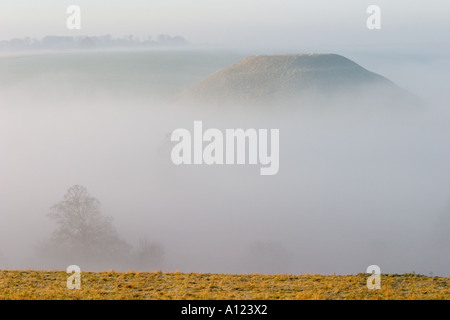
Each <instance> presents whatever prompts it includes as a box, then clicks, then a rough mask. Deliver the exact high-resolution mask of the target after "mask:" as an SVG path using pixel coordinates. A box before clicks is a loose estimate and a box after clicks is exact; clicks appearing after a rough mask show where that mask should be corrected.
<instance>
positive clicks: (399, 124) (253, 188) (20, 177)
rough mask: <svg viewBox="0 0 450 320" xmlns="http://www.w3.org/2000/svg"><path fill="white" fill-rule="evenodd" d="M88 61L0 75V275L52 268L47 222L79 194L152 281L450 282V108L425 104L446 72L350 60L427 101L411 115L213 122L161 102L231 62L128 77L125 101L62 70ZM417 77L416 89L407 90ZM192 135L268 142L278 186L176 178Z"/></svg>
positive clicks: (250, 116)
mask: <svg viewBox="0 0 450 320" xmlns="http://www.w3.org/2000/svg"><path fill="white" fill-rule="evenodd" d="M86 54H87V53H78V54H73V55H72V56H70V55H69V56H66V58H65V59H67V60H65V61H66V62H63V63H62V65H64V63H66V64H67V65H65V67H61V66H59V67H54V68H50V67H48V68H46V67H45V66H44V67H42V65H41V66H38V64H41V63H43V62H42V61H38V60H28V62H27V61H25V60H24V61H23V62H21V65H23V64H24V63H25V64H27V63H28V65H33V64H36V65H35V67H36V68H37V69H39V70H41V69H42V70H44V71H42V70H41V71H38V72H30V73H29V74H27V75H23V76H21V77H18V78H17V79H16V78H14V77H17V74H14V73H13V71H14V70H13V71H11V70H12V69H8V68H9V67H10V66H12V65H13V63H11V60H9V62H8V61H7V62H6V63H4V64H3V65H2V66H3V67H2V78H1V79H2V85H1V86H0V96H1V102H0V146H1V148H2V152H1V154H2V157H0V168H1V182H0V198H1V201H0V221H1V223H0V252H1V253H2V255H1V257H0V267H3V268H11V269H13V268H22V269H23V268H48V269H55V268H60V265H54V264H51V263H46V261H45V259H42V258H40V257H39V256H38V255H37V250H36V246H37V244H39V243H40V242H42V241H45V240H46V239H48V238H49V237H50V236H51V233H52V231H53V230H54V228H55V225H54V223H53V222H52V221H51V220H50V219H49V218H48V217H47V216H46V215H47V213H48V212H49V208H50V207H51V206H52V205H54V204H55V203H57V202H58V201H60V200H61V199H62V198H63V196H64V194H65V192H66V191H67V189H68V188H69V187H71V186H72V185H75V184H79V185H83V186H85V187H86V188H87V189H88V191H89V193H90V194H91V195H92V196H93V197H95V198H97V199H98V200H100V202H101V204H102V207H101V208H102V213H103V214H104V215H107V216H111V217H113V224H114V226H115V227H116V229H117V231H118V233H119V234H120V236H121V237H122V238H123V239H124V240H126V241H127V242H128V243H129V244H130V245H132V246H135V245H137V243H138V241H139V238H142V237H147V238H148V239H149V240H153V241H156V242H158V243H161V244H162V245H163V246H164V252H165V254H164V262H163V263H161V264H160V265H159V266H158V269H161V270H163V271H175V270H179V271H183V272H214V273H215V272H224V273H252V272H264V273H306V272H309V273H325V274H333V273H336V274H350V273H359V272H365V270H366V268H367V266H369V265H372V264H376V265H378V266H380V268H381V271H382V272H383V273H403V272H412V271H414V272H416V273H422V274H427V275H428V274H430V272H432V273H433V274H434V275H441V276H449V275H450V273H449V270H450V268H449V267H450V259H449V253H450V252H449V245H450V238H449V236H448V234H449V232H448V231H449V229H450V179H449V178H450V167H449V165H448V164H449V163H450V150H449V149H448V137H449V135H450V126H449V124H450V117H449V112H448V109H447V101H448V96H447V95H446V94H441V95H436V94H435V93H436V91H437V89H436V88H442V83H440V82H439V81H438V80H442V79H448V75H447V74H446V73H445V71H443V70H445V68H442V67H441V64H439V63H438V62H439V61H444V62H445V61H446V63H448V60H445V59H437V58H434V59H430V60H425V61H423V60H420V59H418V60H414V59H412V60H411V61H408V68H405V64H402V65H400V66H398V64H397V61H395V59H394V58H392V59H391V60H390V59H388V58H384V59H378V60H377V59H370V55H367V54H366V55H364V54H359V55H358V54H357V53H353V55H354V56H352V57H351V58H352V59H354V60H355V61H357V62H360V61H366V62H367V64H369V65H370V63H372V65H374V66H379V70H377V69H375V68H369V67H368V69H369V70H371V71H374V72H379V73H381V74H383V73H382V72H380V70H382V71H383V70H390V72H391V74H392V75H393V78H395V77H396V76H397V77H398V80H399V81H396V80H397V79H392V78H391V80H394V81H396V82H397V84H399V85H400V86H404V87H406V88H407V89H412V88H416V87H420V93H416V92H414V91H413V93H416V94H420V97H425V98H429V97H433V99H430V100H432V103H427V104H426V105H421V106H420V107H417V106H411V105H401V104H399V103H398V102H395V103H394V102H393V103H392V105H370V104H366V103H364V105H362V104H361V101H365V97H361V99H354V100H353V102H352V103H350V102H349V101H348V100H345V99H343V100H342V101H345V103H340V102H339V101H340V100H339V99H336V100H334V101H333V102H332V103H328V104H326V105H315V104H314V103H308V104H307V105H295V106H292V105H287V103H280V104H278V105H274V106H273V108H269V109H267V108H261V109H258V108H257V107H255V106H252V107H247V106H245V105H240V106H234V107H236V108H234V109H233V108H230V109H224V108H222V109H219V108H217V107H214V106H199V105H180V104H177V105H173V104H170V103H167V101H169V100H170V97H171V96H172V95H174V94H175V93H176V92H178V91H181V90H182V89H185V88H187V87H189V85H192V84H193V83H195V82H196V81H197V80H199V79H201V78H202V77H204V76H206V75H208V74H209V73H212V70H213V69H215V68H216V69H219V68H222V67H225V66H226V65H229V64H231V61H238V60H239V59H240V57H239V55H234V56H232V57H229V58H227V59H217V61H216V62H214V63H215V64H214V63H211V65H210V66H209V67H208V68H205V69H204V70H202V71H199V72H198V74H196V75H192V73H191V70H189V69H185V70H184V71H180V72H175V73H171V75H170V76H167V77H166V78H163V79H164V81H160V82H159V83H158V87H157V88H158V89H154V87H153V89H152V86H154V85H155V83H157V82H158V80H156V81H154V82H149V83H147V82H142V81H143V80H142V79H140V78H139V77H138V76H137V75H136V74H134V75H133V77H134V76H136V79H137V80H135V82H133V80H132V76H129V75H128V76H127V75H126V74H125V73H126V72H124V73H123V76H124V77H128V78H127V79H129V80H130V81H131V82H130V83H129V86H127V87H125V89H124V87H123V84H121V83H115V82H110V79H109V78H107V76H104V77H105V78H104V79H103V78H102V76H103V75H102V73H98V74H96V77H99V78H95V79H96V80H95V81H97V82H89V81H84V80H86V78H83V75H80V69H79V67H77V66H76V65H71V64H70V61H72V60H71V59H79V60H77V61H82V59H83V55H86ZM97 54H98V55H102V54H103V53H101V52H99V53H97ZM80 56H81V58H80ZM4 59H6V58H4ZM10 59H32V58H30V57H22V58H10ZM80 59H81V60H80ZM171 59H176V58H175V57H172V58H171ZM358 59H359V60H360V61H358ZM51 61H56V60H55V59H53V60H51ZM130 61H132V55H131V53H130ZM3 62H5V60H3ZM123 63H126V62H123ZM197 63H201V62H198V61H197ZM360 63H361V64H362V66H363V67H367V65H365V64H364V63H362V62H360ZM81 64H82V62H81ZM11 68H12V67H11ZM123 68H124V70H126V67H125V66H124V67H123ZM55 70H56V71H55ZM58 70H59V71H58ZM61 70H62V71H61ZM417 70H420V71H424V72H423V73H421V74H422V75H423V78H417V77H415V78H413V77H412V74H413V73H414V72H415V71H417ZM7 72H10V73H7ZM16 72H17V71H16ZM85 72H87V73H86V74H88V75H89V74H90V73H89V71H85ZM120 72H122V71H120ZM94 73H95V71H92V74H94ZM119 75H120V74H119ZM383 75H386V74H383ZM84 76H85V75H84ZM188 76H189V77H190V78H189V80H186V79H187V77H188ZM155 78H156V79H159V78H158V77H155ZM180 79H181V80H180ZM183 79H184V80H183ZM405 79H406V80H407V81H406V80H405ZM415 79H417V82H420V85H419V84H417V83H415V81H413V80H415ZM88 80H89V79H88ZM91 80H92V79H91ZM402 80H404V81H403V82H402ZM447 83H448V82H447ZM147 85H148V87H149V89H148V90H147V91H146V90H141V88H144V87H146V86H147ZM165 86H166V87H167V88H166V90H161V88H163V87H165ZM136 88H139V89H136ZM410 91H412V90H410ZM342 98H345V97H342ZM194 120H202V121H203V126H204V130H206V129H207V128H218V129H220V130H223V131H224V130H225V129H228V128H231V129H233V128H243V129H247V128H257V129H258V128H265V129H271V128H277V129H280V170H279V172H278V174H277V175H273V176H261V175H260V174H259V168H260V166H259V165H211V166H208V165H179V166H176V165H174V164H173V163H172V161H171V158H170V152H171V149H172V147H173V145H174V144H175V143H173V142H171V141H170V139H169V136H170V133H171V132H172V131H173V130H175V129H177V128H186V129H188V130H190V131H191V132H192V130H193V121H194ZM61 263H62V265H65V264H67V265H70V264H77V261H66V260H64V261H62V262H61ZM80 267H81V268H82V270H83V268H84V266H82V265H81V266H80ZM86 268H87V269H96V268H95V266H87V267H86ZM108 269H121V267H120V265H119V264H117V265H116V264H111V265H110V266H108Z"/></svg>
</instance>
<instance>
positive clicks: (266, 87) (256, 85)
mask: <svg viewBox="0 0 450 320" xmlns="http://www.w3.org/2000/svg"><path fill="white" fill-rule="evenodd" d="M404 93H405V92H403V90H402V89H400V88H399V87H398V86H397V85H395V84H394V83H393V82H391V81H390V80H388V79H386V78H384V77H382V76H380V75H378V74H375V73H373V72H370V71H368V70H366V69H364V68H363V67H361V66H360V65H358V64H357V63H355V62H353V61H351V60H349V59H347V58H345V57H343V56H340V55H337V54H284V55H257V56H250V57H247V58H245V59H243V60H241V61H239V62H237V63H235V64H233V65H231V66H229V67H227V68H225V69H222V70H219V71H217V72H215V73H214V74H212V75H210V76H209V77H207V78H205V79H203V80H202V81H200V82H198V83H197V84H195V85H194V86H192V87H191V88H189V89H188V90H186V91H184V92H183V93H181V94H180V95H179V96H177V97H176V99H175V101H176V102H194V103H208V104H222V103H250V104H254V103H268V102H273V101H285V100H286V101H288V100H294V101H296V100H297V101H299V100H302V99H314V98H320V99H327V98H332V97H333V96H335V95H336V94H340V95H342V94H343V95H345V96H350V98H351V96H352V95H353V96H355V97H356V95H361V94H363V95H369V96H374V97H377V96H383V97H384V98H386V97H387V96H401V95H402V94H404Z"/></svg>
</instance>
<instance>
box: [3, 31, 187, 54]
mask: <svg viewBox="0 0 450 320" xmlns="http://www.w3.org/2000/svg"><path fill="white" fill-rule="evenodd" d="M188 44H189V43H188V42H187V41H186V39H184V38H183V37H181V36H174V37H172V36H169V35H166V34H160V35H158V36H157V37H156V38H155V39H152V37H151V36H149V37H147V38H146V39H141V38H139V37H135V36H133V35H127V36H123V37H120V38H113V37H111V36H110V35H104V36H98V37H87V36H76V37H65V36H46V37H44V38H42V39H41V40H38V39H34V38H30V37H26V38H21V39H17V38H16V39H11V40H3V41H0V50H2V51H16V50H67V49H93V48H99V49H100V48H139V47H165V46H171V47H173V46H186V45H188Z"/></svg>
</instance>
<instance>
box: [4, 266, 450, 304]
mask: <svg viewBox="0 0 450 320" xmlns="http://www.w3.org/2000/svg"><path fill="white" fill-rule="evenodd" d="M69 276H70V275H69V274H67V273H66V272H63V271H33V270H26V271H1V270H0V300H4V299H83V300H84V299H193V300H194V299H206V300H210V299H232V300H233V299H268V300H273V299H276V300H279V299H446V300H448V299H450V288H449V284H450V278H443V277H427V276H422V275H415V274H402V275H397V274H382V275H381V289H379V290H369V289H367V286H366V283H367V278H368V277H369V275H368V274H357V275H349V276H333V275H327V276H326V275H308V274H307V275H260V274H248V275H226V274H201V273H189V274H187V273H162V272H154V273H149V272H126V273H120V272H114V271H108V272H84V273H82V274H81V289H79V290H76V289H75V290H69V289H67V286H66V283H67V278H68V277H69Z"/></svg>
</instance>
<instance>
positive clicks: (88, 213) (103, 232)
mask: <svg viewBox="0 0 450 320" xmlns="http://www.w3.org/2000/svg"><path fill="white" fill-rule="evenodd" d="M48 216H49V217H50V218H51V219H52V220H54V221H55V222H56V224H57V229H56V230H55V231H54V232H53V236H52V238H51V239H50V242H48V243H46V244H45V246H44V249H45V251H47V254H50V255H53V256H54V255H58V256H59V257H60V258H63V259H65V258H67V257H70V258H71V259H78V260H79V261H80V263H85V264H86V263H91V262H92V263H96V262H99V261H101V262H105V261H110V260H114V259H117V258H123V256H124V255H125V254H127V252H128V251H129V246H128V244H126V243H125V241H123V240H122V239H120V237H119V235H118V233H117V231H116V230H115V228H114V227H113V225H112V223H111V218H109V217H105V216H103V215H102V214H101V212H100V201H98V200H97V199H96V198H94V197H92V196H90V195H89V193H88V192H87V190H86V188H85V187H83V186H79V185H74V186H73V187H71V188H69V189H68V190H67V193H66V194H65V195H64V199H63V200H62V201H60V202H58V203H56V204H55V205H54V206H52V207H51V208H50V212H49V214H48Z"/></svg>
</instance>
